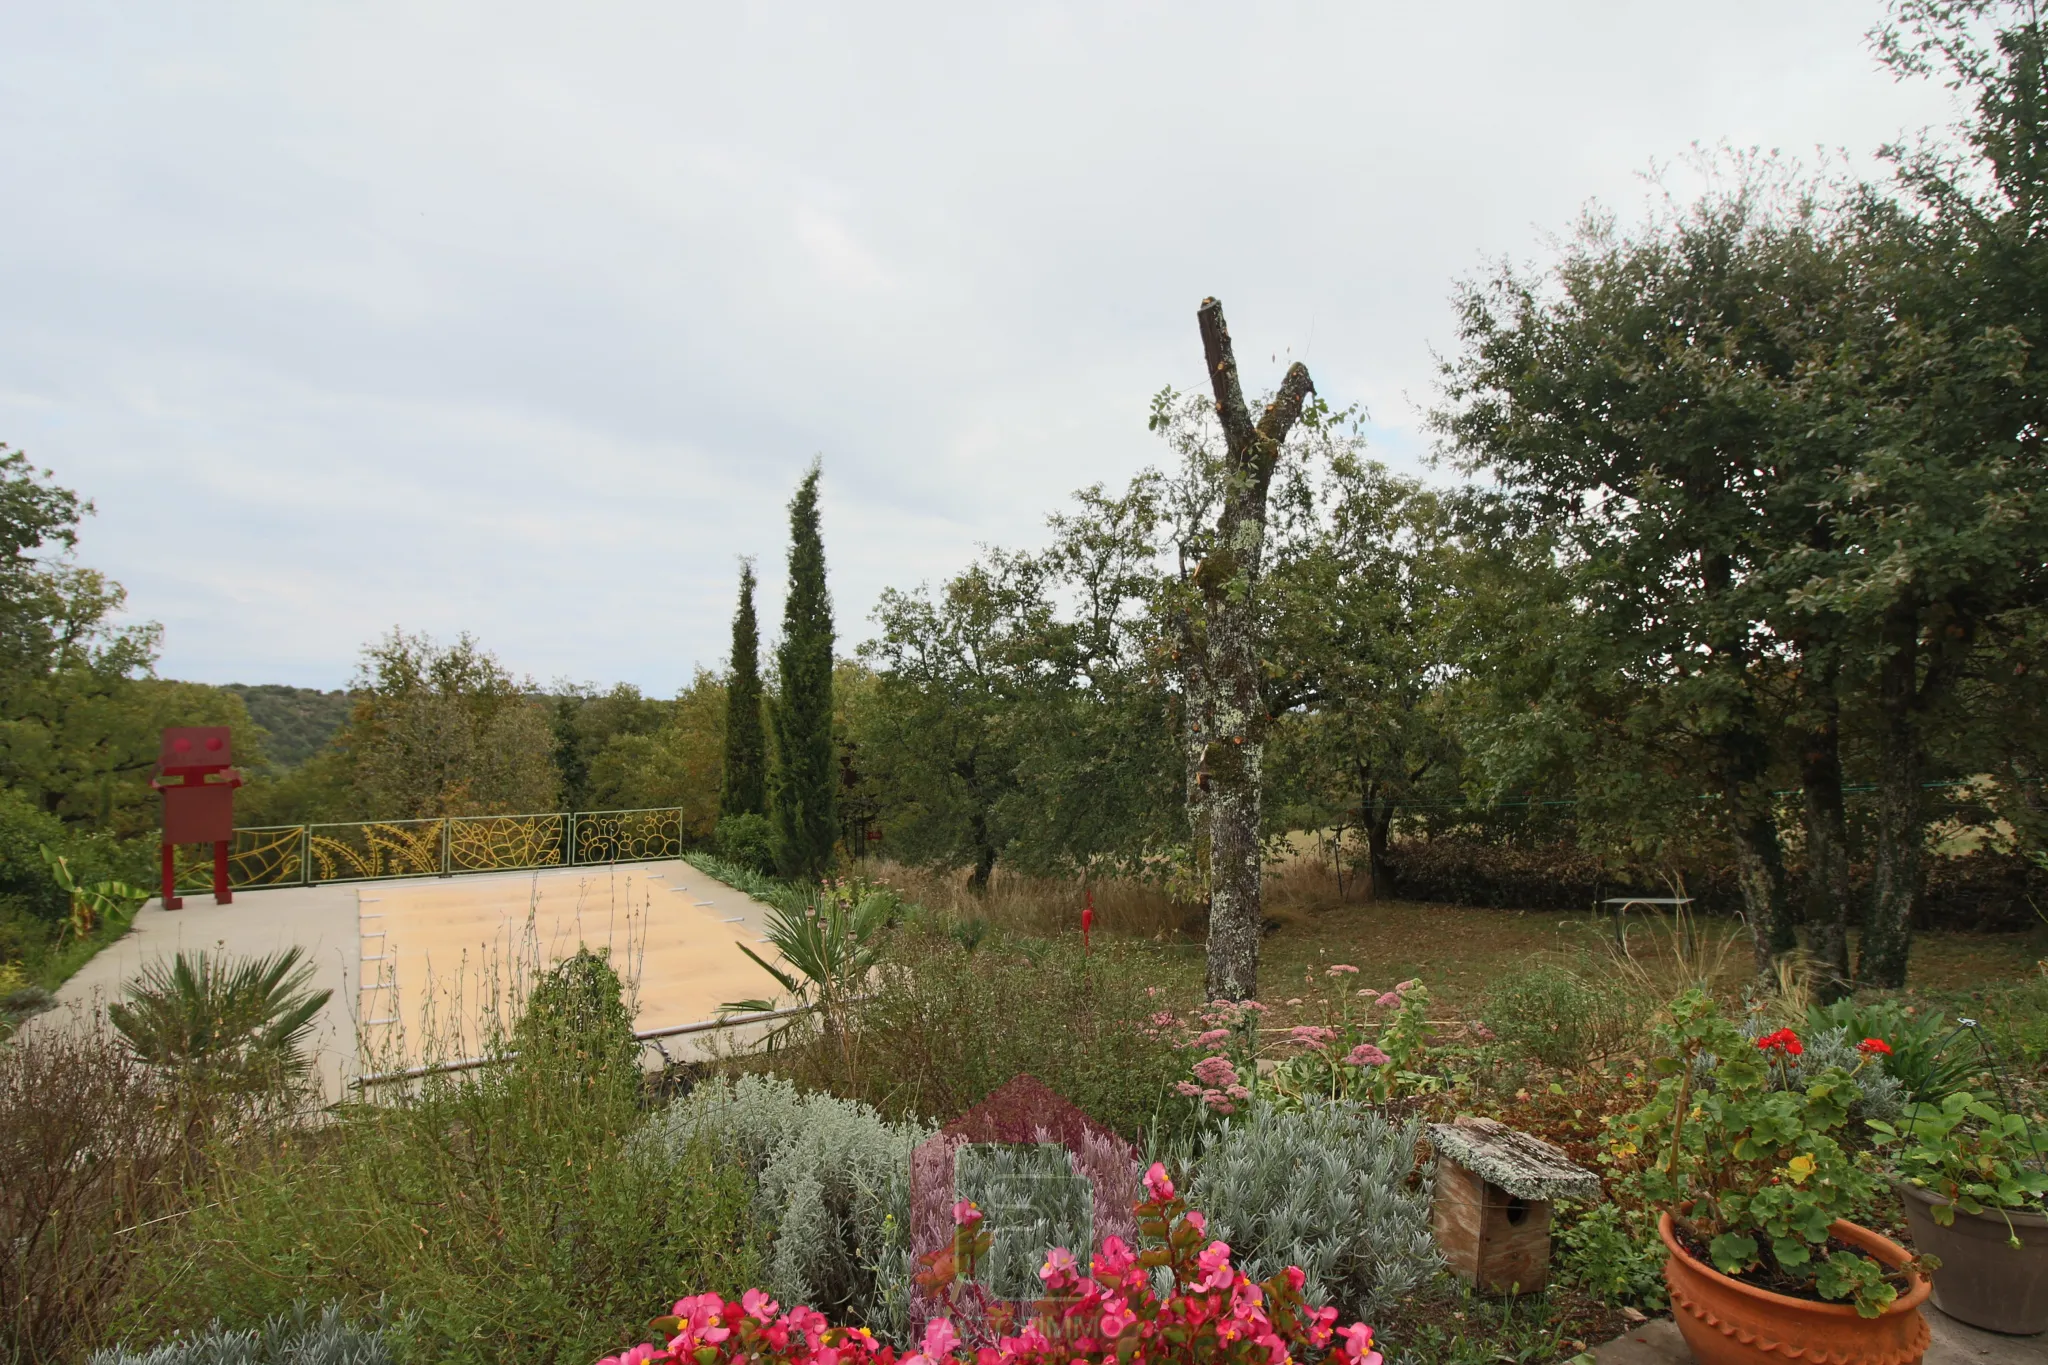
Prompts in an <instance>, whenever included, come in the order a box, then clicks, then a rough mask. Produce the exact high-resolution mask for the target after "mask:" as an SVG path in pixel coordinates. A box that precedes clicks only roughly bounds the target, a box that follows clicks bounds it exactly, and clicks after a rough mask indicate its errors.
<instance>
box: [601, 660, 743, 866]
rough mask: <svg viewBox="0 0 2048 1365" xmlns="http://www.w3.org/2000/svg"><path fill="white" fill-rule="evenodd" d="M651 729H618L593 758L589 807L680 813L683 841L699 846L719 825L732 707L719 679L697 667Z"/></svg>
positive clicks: (666, 705)
mask: <svg viewBox="0 0 2048 1365" xmlns="http://www.w3.org/2000/svg"><path fill="white" fill-rule="evenodd" d="M663 710H664V714H665V716H666V719H665V720H664V721H663V722H662V724H661V725H660V727H659V728H657V729H652V730H633V731H620V732H618V733H615V734H613V735H612V736H611V738H610V739H609V740H608V741H606V743H605V746H604V748H603V749H601V750H599V751H598V752H597V753H596V754H595V755H594V756H593V757H592V758H591V760H590V791H591V800H592V802H593V805H592V809H609V810H645V809H647V808H649V807H653V806H676V807H679V808H680V809H681V812H682V815H681V828H682V837H683V838H684V839H685V840H686V841H689V842H691V843H701V842H703V841H704V840H707V839H709V838H710V837H711V833H712V830H713V828H714V827H715V825H716V823H717V820H718V770H719V755H720V753H721V751H722V750H723V749H724V747H725V725H726V717H727V715H728V713H729V710H730V702H729V701H728V699H727V696H726V685H725V683H723V682H722V681H721V680H720V679H719V678H718V676H717V675H716V674H713V673H711V672H709V671H707V670H705V669H701V668H700V669H698V670H697V674H696V676H695V677H694V678H693V679H691V682H690V685H689V686H688V687H686V688H684V689H683V690H682V691H681V692H680V693H678V694H677V695H676V699H675V700H674V701H673V702H669V703H665V704H664V707H663Z"/></svg>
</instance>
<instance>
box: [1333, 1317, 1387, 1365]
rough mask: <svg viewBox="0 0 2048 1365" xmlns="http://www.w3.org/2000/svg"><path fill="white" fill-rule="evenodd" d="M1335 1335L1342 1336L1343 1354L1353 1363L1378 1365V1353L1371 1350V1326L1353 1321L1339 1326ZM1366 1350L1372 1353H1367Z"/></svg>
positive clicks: (1356, 1364) (1357, 1364)
mask: <svg viewBox="0 0 2048 1365" xmlns="http://www.w3.org/2000/svg"><path fill="white" fill-rule="evenodd" d="M1337 1335H1338V1336H1340V1337H1342V1338H1344V1354H1345V1355H1346V1356H1347V1357H1349V1358H1350V1359H1351V1360H1352V1361H1353V1362H1355V1365H1380V1353H1379V1352H1378V1351H1373V1350H1372V1328H1370V1327H1367V1326H1366V1325H1365V1324H1364V1323H1362V1322H1354V1323H1352V1324H1351V1325H1350V1326H1349V1327H1339V1328H1338V1329H1337ZM1368 1351H1371V1352H1372V1354H1370V1355H1367V1354H1366V1353H1367V1352H1368Z"/></svg>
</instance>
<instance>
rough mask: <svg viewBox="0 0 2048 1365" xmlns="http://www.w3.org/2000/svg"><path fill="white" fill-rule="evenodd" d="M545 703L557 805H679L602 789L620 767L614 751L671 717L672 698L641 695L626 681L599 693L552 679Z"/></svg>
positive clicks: (600, 807) (648, 734)
mask: <svg viewBox="0 0 2048 1365" xmlns="http://www.w3.org/2000/svg"><path fill="white" fill-rule="evenodd" d="M548 706H549V711H550V717H549V720H550V726H551V729H552V730H553V733H554V739H555V766H556V767H557V768H558V769H559V770H560V772H561V777H562V795H561V803H562V805H563V806H565V807H566V808H568V809H569V810H579V811H580V810H606V809H613V810H616V809H621V808H627V807H634V806H640V805H671V804H681V803H680V802H666V801H658V800H655V801H640V800H638V799H637V796H638V793H634V794H632V795H630V796H627V797H626V798H625V799H620V797H621V795H622V794H621V793H618V792H614V791H607V790H605V789H606V787H608V786H612V785H615V784H616V781H617V777H618V771H617V770H618V768H619V767H620V766H621V765H620V763H619V760H618V758H617V757H615V756H614V751H615V750H618V749H622V748H630V747H632V746H633V745H634V741H636V740H637V741H645V740H647V739H648V738H650V737H651V736H653V735H655V734H657V733H658V732H659V731H661V729H662V728H663V727H664V725H666V724H668V723H669V722H671V721H672V719H673V713H674V711H675V706H674V705H673V704H672V703H669V702H665V701H660V700H657V699H655V698H652V697H643V696H641V695H640V689H639V688H637V687H634V686H633V685H632V684H631V683H617V684H614V685H613V686H612V688H611V689H610V690H609V691H604V692H600V691H598V690H597V689H596V688H594V687H587V686H568V685H559V684H558V685H557V686H556V688H555V690H554V691H553V693H552V694H551V695H550V696H549V698H548Z"/></svg>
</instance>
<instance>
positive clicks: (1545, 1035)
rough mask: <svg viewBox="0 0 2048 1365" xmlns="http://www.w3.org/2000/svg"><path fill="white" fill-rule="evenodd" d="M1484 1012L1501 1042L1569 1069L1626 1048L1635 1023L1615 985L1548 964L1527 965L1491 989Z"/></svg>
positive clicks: (1622, 994) (1488, 1024)
mask: <svg viewBox="0 0 2048 1365" xmlns="http://www.w3.org/2000/svg"><path fill="white" fill-rule="evenodd" d="M1484 1015H1485V1019H1486V1023H1487V1026H1488V1027H1489V1028H1491V1029H1492V1030H1493V1032H1494V1033H1495V1034H1496V1035H1497V1036H1498V1037H1499V1038H1500V1039H1501V1041H1502V1042H1505V1043H1508V1044H1510V1045H1512V1046H1514V1047H1519V1048H1521V1049H1522V1050H1523V1051H1525V1052H1528V1053H1529V1054H1531V1055H1532V1056H1534V1057H1535V1058H1536V1059H1537V1060H1539V1061H1541V1062H1544V1063H1546V1064H1548V1065H1550V1066H1554V1067H1561V1068H1565V1069H1570V1070H1575V1069H1577V1068H1579V1067H1581V1066H1584V1065H1585V1064H1586V1063H1587V1062H1588V1061H1590V1060H1593V1059H1594V1058H1597V1057H1602V1056H1605V1055H1607V1054H1608V1053H1610V1052H1612V1051H1614V1050H1615V1049H1616V1048H1618V1047H1622V1046H1626V1044H1627V1043H1628V1041H1629V1039H1630V1038H1631V1037H1632V1035H1633V1034H1634V1031H1635V1030H1634V1025H1635V1022H1636V1020H1635V1018H1634V1016H1633V1011H1632V1010H1631V1009H1630V1008H1629V1003H1628V998H1627V996H1626V995H1625V994H1624V993H1623V992H1622V991H1621V990H1619V989H1618V988H1616V987H1615V986H1613V985H1611V984H1607V983H1601V984H1597V985H1596V984H1595V983H1593V982H1592V981H1589V980H1587V979H1586V978H1585V977H1583V976H1581V975H1579V974H1578V973H1577V972H1571V971H1566V970H1565V969H1563V968H1561V967H1551V966H1536V967H1531V968H1530V969H1529V970H1527V971H1525V972H1521V973H1519V974H1518V975H1516V976H1514V977H1511V978H1510V979H1509V980H1507V981H1506V982H1504V983H1503V984H1502V985H1500V986H1497V987H1495V988H1494V989H1493V990H1492V991H1490V992H1489V993H1488V994H1487V997H1486V1008H1485V1011H1484Z"/></svg>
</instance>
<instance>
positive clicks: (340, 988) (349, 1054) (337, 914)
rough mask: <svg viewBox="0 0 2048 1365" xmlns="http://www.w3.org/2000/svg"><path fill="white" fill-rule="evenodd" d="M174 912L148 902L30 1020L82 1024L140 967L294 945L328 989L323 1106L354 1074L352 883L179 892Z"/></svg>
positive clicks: (319, 1031)
mask: <svg viewBox="0 0 2048 1365" xmlns="http://www.w3.org/2000/svg"><path fill="white" fill-rule="evenodd" d="M184 900H185V908H184V909H182V910H165V909H164V908H163V904H162V902H161V901H154V900H153V901H150V902H149V903H148V904H147V905H145V906H143V907H142V909H141V910H140V911H138V912H137V913H136V916H135V924H134V927H133V928H131V929H130V930H129V931H128V932H127V933H126V934H124V935H122V936H121V937H120V938H119V939H117V940H116V941H115V942H113V943H111V944H109V945H108V946H107V947H106V948H104V949H102V950H101V951H100V952H99V954H98V955H97V956H95V957H94V958H93V959H92V961H90V962H88V963H86V964H85V966H83V967H81V968H80V969H79V971H78V975H76V976H74V977H72V978H71V979H70V980H69V981H67V982H65V983H64V985H63V987H62V989H60V990H59V991H58V992H57V1009H55V1010H53V1011H51V1012H50V1013H49V1014H45V1015H43V1016H41V1017H40V1020H39V1021H38V1022H39V1023H44V1024H47V1022H48V1021H51V1020H56V1019H66V1018H68V1019H72V1020H75V1021H84V1020H87V1019H89V1018H90V1017H91V1016H92V1015H93V1014H95V1013H97V1012H99V1011H102V1010H104V1009H105V1008H106V1006H107V1003H108V1002H109V1001H112V1000H119V999H120V998H121V996H122V989H121V988H122V986H123V985H124V984H125V983H126V982H128V981H129V980H131V979H132V978H133V977H134V976H135V975H136V973H138V972H140V971H141V970H142V967H143V964H144V963H146V962H150V961H155V960H161V961H164V962H168V961H170V960H171V959H172V958H174V957H176V956H177V955H178V954H179V953H180V952H192V951H195V950H200V949H203V950H205V951H207V952H216V953H230V954H233V955H235V956H237V957H259V956H263V955H265V954H268V953H275V952H280V951H282V950H283V949H286V948H289V947H291V946H292V945H294V944H297V945H298V946H299V947H301V948H303V949H304V950H305V957H306V960H307V961H308V962H310V963H312V964H313V972H314V977H313V986H314V988H315V989H322V990H328V991H331V992H333V994H332V995H330V996H329V997H328V1000H327V1006H326V1008H324V1009H322V1010H321V1011H320V1014H319V1016H318V1018H317V1019H316V1020H315V1022H314V1026H313V1028H314V1035H313V1049H314V1054H315V1061H316V1064H317V1066H318V1070H319V1074H320V1088H321V1091H322V1092H323V1094H324V1095H325V1097H326V1098H327V1100H328V1101H329V1102H332V1101H334V1100H337V1099H339V1098H341V1097H342V1096H343V1094H344V1093H345V1090H344V1087H345V1085H346V1083H347V1080H348V1079H349V1078H350V1077H352V1076H354V1075H355V1065H356V1029H355V1020H354V1018H353V1017H352V1015H351V1010H352V1009H353V1007H354V1005H355V998H356V997H355V983H356V973H357V965H356V963H357V958H358V957H359V955H360V954H359V952H358V950H357V943H358V937H357V934H358V930H357V924H356V888H355V887H353V886H288V887H277V888H274V889H271V890H267V891H237V892H236V893H235V899H234V901H233V903H232V904H229V905H215V904H214V903H213V897H212V896H210V895H199V894H196V893H188V894H187V895H186V896H185V897H184Z"/></svg>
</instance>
